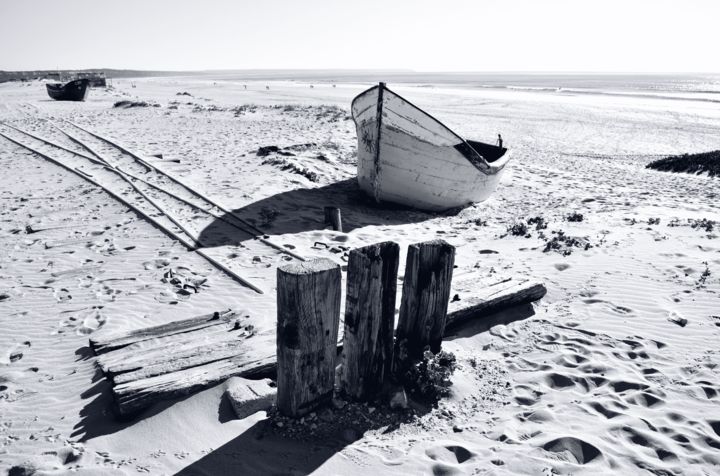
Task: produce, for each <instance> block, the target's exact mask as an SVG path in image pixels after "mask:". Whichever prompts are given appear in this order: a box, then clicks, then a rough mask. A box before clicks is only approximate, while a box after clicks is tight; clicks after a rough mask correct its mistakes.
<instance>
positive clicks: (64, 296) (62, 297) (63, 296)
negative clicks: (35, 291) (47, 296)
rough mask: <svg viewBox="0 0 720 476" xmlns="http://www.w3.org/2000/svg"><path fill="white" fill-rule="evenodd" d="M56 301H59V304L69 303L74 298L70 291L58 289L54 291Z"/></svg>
mask: <svg viewBox="0 0 720 476" xmlns="http://www.w3.org/2000/svg"><path fill="white" fill-rule="evenodd" d="M54 294H55V299H57V300H58V301H59V302H67V301H69V300H71V299H72V296H71V295H70V291H68V290H67V289H65V288H60V289H56V290H55V291H54Z"/></svg>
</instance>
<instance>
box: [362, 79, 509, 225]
mask: <svg viewBox="0 0 720 476" xmlns="http://www.w3.org/2000/svg"><path fill="white" fill-rule="evenodd" d="M352 116H353V120H354V121H355V127H356V128H357V136H358V173H357V175H358V183H359V185H360V188H361V189H362V190H364V191H365V192H366V193H368V194H369V195H371V196H372V197H374V198H375V200H376V201H378V202H381V201H386V202H393V203H399V204H401V205H407V206H410V207H413V208H418V209H421V210H429V211H442V210H447V209H451V208H457V207H464V206H467V205H469V204H471V203H475V202H481V201H483V200H486V199H487V198H488V197H489V196H490V195H491V194H492V193H493V192H494V191H495V189H496V188H497V185H498V182H499V180H500V176H501V175H502V171H503V169H504V168H505V165H506V164H507V162H508V160H509V154H508V151H507V149H505V148H503V147H502V146H498V145H491V144H484V143H482V142H476V141H470V140H467V141H466V140H464V139H463V138H461V137H460V136H458V135H457V134H455V133H454V132H453V131H451V130H450V129H449V128H448V127H447V126H445V125H444V124H443V123H441V122H440V121H438V120H437V119H435V118H434V117H432V116H431V115H430V114H428V113H426V112H425V111H423V110H421V109H420V108H418V107H417V106H415V105H413V104H412V103H411V102H409V101H408V100H406V99H404V98H402V97H401V96H399V95H398V94H396V93H394V92H392V91H391V90H389V89H388V88H387V87H386V86H385V83H380V84H379V85H378V86H373V87H372V88H370V89H368V90H367V91H365V92H363V93H361V94H360V95H358V96H357V97H356V98H355V99H353V102H352Z"/></svg>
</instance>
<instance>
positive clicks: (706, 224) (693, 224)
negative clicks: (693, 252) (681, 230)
mask: <svg viewBox="0 0 720 476" xmlns="http://www.w3.org/2000/svg"><path fill="white" fill-rule="evenodd" d="M717 225H718V223H717V222H716V221H715V220H708V219H707V218H701V219H700V220H697V219H695V218H688V219H687V221H686V222H685V223H683V222H681V221H680V220H679V219H678V218H676V219H674V220H672V221H671V222H670V223H668V226H689V227H690V228H692V229H693V230H705V231H706V232H708V233H712V232H713V230H714V229H715V227H716V226H717Z"/></svg>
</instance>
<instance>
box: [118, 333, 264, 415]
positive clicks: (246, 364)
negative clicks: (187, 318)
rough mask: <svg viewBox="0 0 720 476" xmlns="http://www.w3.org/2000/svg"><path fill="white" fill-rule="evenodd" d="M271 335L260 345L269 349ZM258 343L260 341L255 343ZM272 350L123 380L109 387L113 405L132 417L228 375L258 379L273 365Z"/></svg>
mask: <svg viewBox="0 0 720 476" xmlns="http://www.w3.org/2000/svg"><path fill="white" fill-rule="evenodd" d="M273 340H274V337H272V338H269V339H268V341H267V342H265V343H263V344H262V345H261V347H265V348H270V349H272V343H273V342H272V341H273ZM258 345H260V344H258ZM273 354H274V352H272V351H271V353H270V354H266V355H265V356H258V357H257V358H248V356H238V357H235V358H232V359H226V360H221V361H218V362H212V363H209V364H206V365H201V366H198V367H193V368H190V369H185V370H182V371H180V372H171V373H168V374H164V375H157V376H155V377H150V378H145V379H141V380H135V381H133V382H126V383H123V384H120V385H116V386H115V387H113V394H114V396H115V404H116V409H117V411H118V414H119V415H120V416H121V417H129V416H132V415H134V414H136V413H138V412H139V411H141V410H143V409H145V408H147V407H149V406H150V405H152V404H153V403H156V402H158V401H161V400H167V399H171V398H177V397H181V396H183V395H189V394H191V393H193V392H196V391H199V390H202V389H205V388H208V387H211V386H213V385H216V384H218V383H221V382H224V381H225V380H227V379H228V378H230V377H234V376H240V377H247V378H258V377H261V376H266V375H268V374H270V373H271V372H272V371H273V369H274V368H275V356H274V355H273Z"/></svg>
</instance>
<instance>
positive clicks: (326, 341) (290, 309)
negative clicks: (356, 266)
mask: <svg viewBox="0 0 720 476" xmlns="http://www.w3.org/2000/svg"><path fill="white" fill-rule="evenodd" d="M341 284H342V272H341V271H340V265H338V264H337V263H335V262H333V261H331V260H329V259H325V258H321V259H316V260H313V261H309V262H305V263H294V264H290V265H287V266H283V267H281V268H278V273H277V387H278V394H277V404H278V410H279V411H280V412H282V413H283V414H285V415H288V416H292V417H298V416H302V415H304V414H306V413H309V412H310V411H312V410H313V409H314V408H315V407H317V406H318V405H319V404H321V403H323V402H326V401H328V400H330V399H331V398H332V393H333V388H334V383H335V357H336V354H337V337H338V325H339V323H340V287H341Z"/></svg>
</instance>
